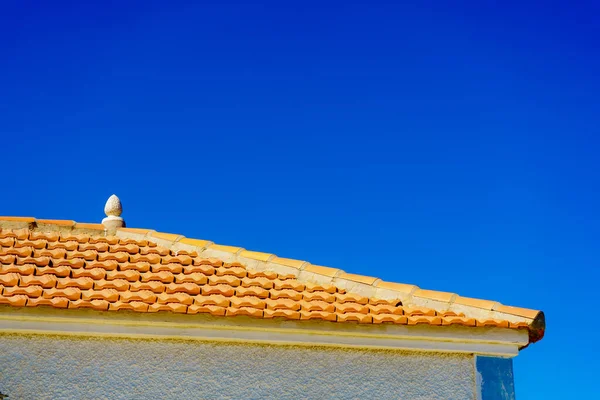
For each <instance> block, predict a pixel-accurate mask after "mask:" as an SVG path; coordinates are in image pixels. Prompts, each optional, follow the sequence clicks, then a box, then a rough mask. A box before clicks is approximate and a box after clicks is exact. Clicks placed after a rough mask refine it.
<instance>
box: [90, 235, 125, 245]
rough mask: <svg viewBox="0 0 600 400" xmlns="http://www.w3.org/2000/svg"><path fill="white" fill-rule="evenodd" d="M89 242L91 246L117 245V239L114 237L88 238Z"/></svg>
mask: <svg viewBox="0 0 600 400" xmlns="http://www.w3.org/2000/svg"><path fill="white" fill-rule="evenodd" d="M89 242H90V243H92V244H96V243H106V244H110V245H113V244H117V243H119V238H118V237H116V236H93V237H91V238H90V240H89Z"/></svg>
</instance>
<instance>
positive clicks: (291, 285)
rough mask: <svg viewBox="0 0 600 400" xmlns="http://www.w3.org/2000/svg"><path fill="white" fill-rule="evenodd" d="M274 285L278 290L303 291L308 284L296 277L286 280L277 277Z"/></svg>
mask: <svg viewBox="0 0 600 400" xmlns="http://www.w3.org/2000/svg"><path fill="white" fill-rule="evenodd" d="M273 287H275V289H277V290H283V289H292V290H295V291H297V292H301V291H303V290H304V288H305V287H306V286H305V285H304V284H303V283H300V282H298V281H297V280H295V279H286V280H281V279H276V280H274V281H273Z"/></svg>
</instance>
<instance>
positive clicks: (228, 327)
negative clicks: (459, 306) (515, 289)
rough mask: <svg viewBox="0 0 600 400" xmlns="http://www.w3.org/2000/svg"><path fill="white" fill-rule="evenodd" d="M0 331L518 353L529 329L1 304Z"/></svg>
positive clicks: (455, 351)
mask: <svg viewBox="0 0 600 400" xmlns="http://www.w3.org/2000/svg"><path fill="white" fill-rule="evenodd" d="M0 334H35V335H58V336H79V337H86V336H87V337H113V338H129V339H162V340H203V341H218V342H238V343H239V342H242V343H249V344H252V343H253V344H265V345H287V346H289V345H293V346H326V347H342V348H363V349H385V350H411V351H430V352H431V351H433V352H444V353H470V354H479V355H490V356H500V357H514V356H516V355H517V354H518V352H519V349H520V348H522V347H524V346H526V345H527V344H528V343H529V338H528V334H527V331H524V330H515V329H505V328H491V327H490V328H479V329H471V328H468V327H461V326H430V325H416V326H405V325H393V324H381V325H376V326H375V325H363V324H358V323H345V324H337V323H331V322H325V321H290V320H280V319H274V320H261V319H256V318H249V317H245V316H238V317H233V318H220V317H214V316H211V315H194V316H190V315H178V314H173V313H157V314H140V313H133V312H118V313H116V312H100V311H94V310H68V311H67V310H60V309H47V308H44V309H41V308H40V309H37V308H36V309H30V308H26V309H25V308H15V307H7V306H1V307H0Z"/></svg>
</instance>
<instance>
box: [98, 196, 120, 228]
mask: <svg viewBox="0 0 600 400" xmlns="http://www.w3.org/2000/svg"><path fill="white" fill-rule="evenodd" d="M122 212H123V207H122V206H121V200H119V198H118V197H117V196H116V195H114V194H113V195H112V196H110V197H109V198H108V200H106V205H105V206H104V213H105V214H106V218H104V219H103V220H102V225H104V227H105V228H106V230H108V231H110V232H114V231H115V229H117V228H122V227H124V226H125V221H124V220H123V218H121V213H122Z"/></svg>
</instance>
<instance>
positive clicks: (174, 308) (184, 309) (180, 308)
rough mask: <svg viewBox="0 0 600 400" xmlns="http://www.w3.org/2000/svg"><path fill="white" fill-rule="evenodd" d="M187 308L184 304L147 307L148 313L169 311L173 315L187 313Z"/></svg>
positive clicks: (155, 304) (151, 305) (156, 304)
mask: <svg viewBox="0 0 600 400" xmlns="http://www.w3.org/2000/svg"><path fill="white" fill-rule="evenodd" d="M187 307H188V306H186V305H185V304H179V303H167V304H158V303H154V304H150V306H149V307H148V312H157V311H170V312H174V313H183V314H185V313H186V312H187Z"/></svg>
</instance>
